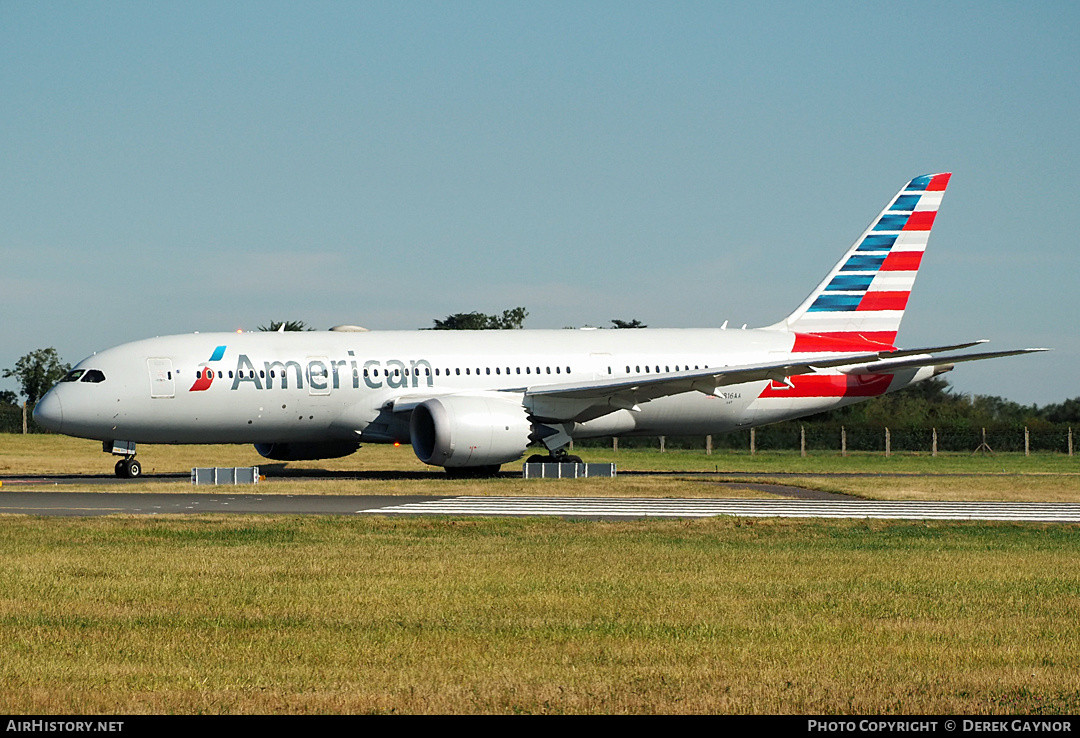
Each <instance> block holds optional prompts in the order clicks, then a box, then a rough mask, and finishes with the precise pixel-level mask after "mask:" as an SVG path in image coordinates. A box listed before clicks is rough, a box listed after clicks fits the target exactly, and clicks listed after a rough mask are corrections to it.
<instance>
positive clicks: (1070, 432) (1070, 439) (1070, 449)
mask: <svg viewBox="0 0 1080 738" xmlns="http://www.w3.org/2000/svg"><path fill="white" fill-rule="evenodd" d="M1069 456H1072V426H1071V425H1070V426H1069Z"/></svg>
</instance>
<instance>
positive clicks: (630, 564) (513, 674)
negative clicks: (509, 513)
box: [0, 516, 1080, 714]
mask: <svg viewBox="0 0 1080 738" xmlns="http://www.w3.org/2000/svg"><path fill="white" fill-rule="evenodd" d="M0 550H2V551H3V552H4V553H3V567H0V593H2V594H0V680H2V682H3V684H4V689H3V690H2V691H0V711H2V712H6V713H9V714H10V713H37V714H61V713H81V714H92V713H100V712H108V713H141V712H148V713H194V712H211V713H278V712H289V713H324V712H380V713H387V712H407V713H458V712H491V713H512V712H525V713H596V712H604V713H652V712H657V713H702V712H727V713H848V714H855V713H861V714H879V713H923V714H958V713H1075V712H1077V711H1078V710H1080V617H1078V616H1080V575H1078V574H1077V572H1076V568H1075V565H1074V564H1075V561H1076V560H1077V557H1078V555H1080V537H1078V536H1077V535H1076V527H1075V526H1050V525H1011V524H945V523H910V522H884V521H882V522H877V521H813V522H811V521H785V520H757V521H751V520H740V519H710V520H694V521H689V522H686V521H659V520H648V521H634V522H617V523H610V522H570V521H562V520H552V519H529V520H486V519H470V520H460V519H458V520H455V519H386V518H312V517H261V516H260V517H241V516H228V517H225V516H220V517H209V516H205V517H191V518H187V517H185V518H179V519H161V518H95V519H58V518H52V519H40V518H29V517H10V518H5V519H2V520H0Z"/></svg>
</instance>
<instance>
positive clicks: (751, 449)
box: [750, 428, 756, 456]
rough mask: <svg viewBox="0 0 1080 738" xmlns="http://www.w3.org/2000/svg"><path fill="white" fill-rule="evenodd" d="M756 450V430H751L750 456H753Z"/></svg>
mask: <svg viewBox="0 0 1080 738" xmlns="http://www.w3.org/2000/svg"><path fill="white" fill-rule="evenodd" d="M755 451H756V449H755V448H754V429H753V428H751V429H750V455H751V456H753V455H754V452H755Z"/></svg>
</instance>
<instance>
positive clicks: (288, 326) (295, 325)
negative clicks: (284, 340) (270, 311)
mask: <svg viewBox="0 0 1080 738" xmlns="http://www.w3.org/2000/svg"><path fill="white" fill-rule="evenodd" d="M284 324H285V330H286V331H313V330H315V329H314V328H309V327H308V324H307V323H305V322H304V321H302V320H286V321H285V322H284ZM281 325H282V321H280V320H271V321H270V325H269V326H265V325H260V326H259V330H260V331H265V332H271V333H272V332H274V331H276V330H278V329H279V328H281Z"/></svg>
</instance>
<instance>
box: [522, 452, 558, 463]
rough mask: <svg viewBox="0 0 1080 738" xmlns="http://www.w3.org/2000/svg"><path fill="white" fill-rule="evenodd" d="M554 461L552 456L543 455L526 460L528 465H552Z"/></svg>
mask: <svg viewBox="0 0 1080 738" xmlns="http://www.w3.org/2000/svg"><path fill="white" fill-rule="evenodd" d="M552 461H554V459H552V458H551V457H550V456H544V455H543V454H533V455H532V456H530V457H529V458H527V459H525V463H526V464H550V463H551V462H552Z"/></svg>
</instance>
